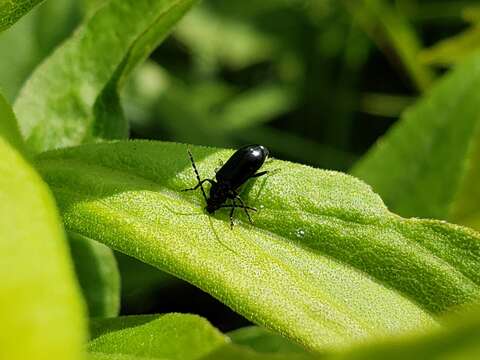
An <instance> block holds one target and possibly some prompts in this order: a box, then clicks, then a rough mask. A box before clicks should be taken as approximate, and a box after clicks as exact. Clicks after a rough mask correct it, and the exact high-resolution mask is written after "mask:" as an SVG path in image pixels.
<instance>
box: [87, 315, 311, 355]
mask: <svg viewBox="0 0 480 360" xmlns="http://www.w3.org/2000/svg"><path fill="white" fill-rule="evenodd" d="M91 331H92V340H91V341H90V343H89V345H88V350H89V355H90V359H105V360H123V359H125V360H127V359H136V360H145V359H162V360H208V359H212V360H222V359H225V360H241V359H248V360H253V359H258V360H313V359H315V358H316V357H314V356H313V355H311V354H308V353H306V352H305V351H303V350H301V351H297V352H296V353H295V352H289V351H255V350H254V349H253V348H250V347H249V346H240V345H237V344H234V343H232V342H231V341H230V339H229V338H228V337H227V336H225V335H223V334H221V333H220V332H219V331H218V330H217V329H215V328H214V327H213V326H212V325H210V324H209V323H208V321H206V320H205V319H203V318H201V317H199V316H196V315H188V314H175V313H174V314H167V315H142V316H125V317H120V318H115V319H101V320H99V319H94V320H92V322H91ZM265 338H266V336H264V339H265ZM282 350H283V349H282ZM317 358H318V357H317Z"/></svg>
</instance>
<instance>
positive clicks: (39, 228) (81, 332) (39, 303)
mask: <svg viewBox="0 0 480 360" xmlns="http://www.w3.org/2000/svg"><path fill="white" fill-rule="evenodd" d="M14 121H15V120H14V118H13V116H12V113H11V109H9V107H8V105H7V104H6V102H5V100H4V99H3V98H1V96H0V124H1V125H0V159H1V161H0V199H1V201H0V214H1V216H0V254H1V256H2V258H1V261H0V277H1V279H2V280H1V282H0V319H1V322H0V344H1V346H0V358H1V359H8V360H24V359H38V360H43V359H44V360H51V359H72V360H73V359H80V358H81V355H82V348H83V341H84V340H85V335H86V334H85V329H84V325H85V324H84V318H83V315H84V311H83V310H84V309H83V304H82V301H81V299H80V292H79V291H78V287H77V284H76V282H75V279H74V275H73V266H72V264H71V261H70V259H69V256H68V249H67V246H66V239H65V236H64V233H63V229H62V226H61V224H60V221H59V218H58V214H57V210H56V209H55V205H54V202H53V199H52V197H51V194H50V192H49V191H48V188H47V187H46V185H45V184H44V183H43V181H42V180H41V179H40V177H39V176H38V175H37V174H36V173H35V171H34V170H33V169H32V168H31V167H30V166H29V164H28V163H27V162H26V161H25V160H24V159H23V158H22V157H21V156H20V154H19V153H18V152H17V151H16V150H14V148H13V147H12V144H14V143H15V141H12V139H14V138H15V137H16V130H15V129H14V127H15V126H16V124H15V123H14Z"/></svg>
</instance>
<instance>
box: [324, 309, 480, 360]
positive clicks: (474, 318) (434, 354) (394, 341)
mask: <svg viewBox="0 0 480 360" xmlns="http://www.w3.org/2000/svg"><path fill="white" fill-rule="evenodd" d="M444 321H445V320H444ZM479 357H480V311H479V308H478V307H474V308H473V309H470V310H468V311H466V312H463V313H461V314H460V315H459V316H455V317H454V316H450V317H449V318H448V319H447V320H446V321H445V327H443V328H441V329H437V330H435V331H432V332H428V333H421V332H417V333H415V332H414V333H412V334H407V335H405V336H401V337H393V338H387V339H383V340H380V341H378V340H377V341H376V342H374V343H371V344H368V345H363V346H360V347H353V348H352V349H350V350H348V351H346V352H344V353H341V354H338V355H332V356H326V357H324V358H325V359H329V360H341V359H348V360H362V359H364V360H376V359H379V360H380V359H382V360H383V359H392V360H396V359H398V360H403V359H411V360H424V359H449V360H453V359H458V360H470V359H478V358H479Z"/></svg>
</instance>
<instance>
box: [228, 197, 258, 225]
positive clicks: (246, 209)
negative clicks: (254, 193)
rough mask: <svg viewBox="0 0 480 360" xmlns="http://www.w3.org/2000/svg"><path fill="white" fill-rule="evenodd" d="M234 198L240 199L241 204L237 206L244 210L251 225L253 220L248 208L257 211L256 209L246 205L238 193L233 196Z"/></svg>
mask: <svg viewBox="0 0 480 360" xmlns="http://www.w3.org/2000/svg"><path fill="white" fill-rule="evenodd" d="M235 199H238V201H240V204H241V206H238V207H241V208H243V210H244V211H245V214H246V215H247V218H248V221H250V224H252V225H253V220H252V218H251V217H250V214H249V213H248V209H250V210H254V211H257V209H255V208H252V207H249V206H246V205H245V203H244V202H243V200H242V198H241V197H240V196H239V195H237V196H236V197H235ZM235 199H233V203H234V204H235Z"/></svg>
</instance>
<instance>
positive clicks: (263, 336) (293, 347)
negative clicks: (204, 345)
mask: <svg viewBox="0 0 480 360" xmlns="http://www.w3.org/2000/svg"><path fill="white" fill-rule="evenodd" d="M228 336H229V337H230V339H231V340H232V341H233V342H234V343H235V344H238V345H243V346H248V347H250V348H251V349H253V350H255V351H257V352H260V353H305V350H304V349H303V348H302V347H300V346H299V345H297V344H295V343H292V342H291V341H289V340H287V339H286V338H284V337H283V336H280V335H278V334H275V333H273V332H271V331H269V330H267V329H264V328H261V327H259V326H248V327H244V328H240V329H237V330H234V331H231V332H229V333H228Z"/></svg>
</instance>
